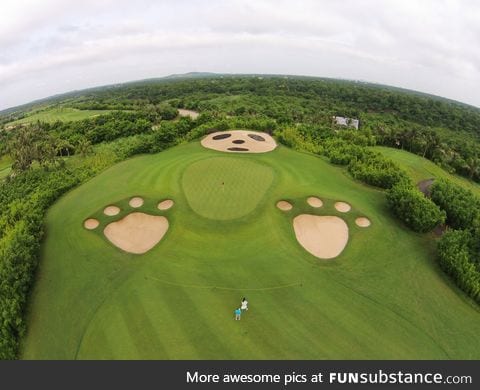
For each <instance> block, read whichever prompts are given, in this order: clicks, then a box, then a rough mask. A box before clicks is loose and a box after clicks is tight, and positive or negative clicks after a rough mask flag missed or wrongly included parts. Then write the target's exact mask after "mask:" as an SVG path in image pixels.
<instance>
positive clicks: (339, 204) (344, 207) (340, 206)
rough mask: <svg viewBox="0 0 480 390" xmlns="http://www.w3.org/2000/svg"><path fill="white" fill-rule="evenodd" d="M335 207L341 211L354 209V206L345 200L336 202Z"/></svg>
mask: <svg viewBox="0 0 480 390" xmlns="http://www.w3.org/2000/svg"><path fill="white" fill-rule="evenodd" d="M335 208H336V209H337V211H340V212H341V213H348V212H349V211H350V210H351V209H352V206H350V205H349V204H348V203H345V202H337V203H335Z"/></svg>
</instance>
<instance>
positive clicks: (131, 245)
mask: <svg viewBox="0 0 480 390" xmlns="http://www.w3.org/2000/svg"><path fill="white" fill-rule="evenodd" d="M168 227H169V224H168V220H167V218H165V217H162V216H156V215H149V214H145V213H140V212H135V213H131V214H128V215H127V216H125V217H124V218H122V219H120V220H119V221H116V222H112V223H109V224H108V225H107V226H106V227H105V229H104V231H103V233H104V234H105V237H107V239H108V240H109V241H110V242H111V243H112V244H113V245H115V246H116V247H117V248H120V249H122V250H123V251H125V252H129V253H134V254H143V253H146V252H148V251H149V250H150V249H152V248H153V247H154V246H155V245H157V244H158V243H159V242H160V240H161V239H162V238H163V236H164V235H165V233H166V232H167V230H168Z"/></svg>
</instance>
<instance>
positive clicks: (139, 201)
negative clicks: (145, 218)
mask: <svg viewBox="0 0 480 390" xmlns="http://www.w3.org/2000/svg"><path fill="white" fill-rule="evenodd" d="M128 204H129V205H130V207H133V208H137V207H141V206H143V198H140V197H139V196H135V197H133V198H132V199H130V202H128Z"/></svg>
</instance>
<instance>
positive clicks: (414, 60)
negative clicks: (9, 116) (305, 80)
mask: <svg viewBox="0 0 480 390" xmlns="http://www.w3.org/2000/svg"><path fill="white" fill-rule="evenodd" d="M186 72H217V73H257V74H258V73H262V74H289V75H310V76H321V77H333V78H344V79H353V80H363V81H371V82H377V83H382V84H388V85H393V86H398V87H404V88H409V89H414V90H418V91H422V92H427V93H432V94H435V95H439V96H444V97H448V98H451V99H455V100H459V101H462V102H466V103H469V104H472V105H475V106H477V107H480V1H477V0H416V1H413V0H412V1H410V0H362V1H358V0H290V1H284V0H275V1H273V0H272V1H270V0H223V1H220V0H208V1H207V0H203V1H200V0H173V1H170V0H157V1H154V0H134V1H131V0H81V1H78V0H75V1H71V0H1V1H0V110H1V109H5V108H8V107H11V106H16V105H19V104H23V103H27V102H30V101H32V100H34V99H39V98H44V97H48V96H51V95H54V94H58V93H63V92H69V91H72V90H79V89H84V88H89V87H94V86H100V85H107V84H115V83H121V82H125V81H132V80H140V79H145V78H151V77H163V76H167V75H169V74H178V73H186Z"/></svg>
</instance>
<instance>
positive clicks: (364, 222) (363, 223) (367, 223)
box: [355, 217, 371, 227]
mask: <svg viewBox="0 0 480 390" xmlns="http://www.w3.org/2000/svg"><path fill="white" fill-rule="evenodd" d="M355 223H356V224H357V226H360V227H369V226H370V225H371V222H370V220H369V219H368V218H365V217H359V218H357V219H356V220H355Z"/></svg>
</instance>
